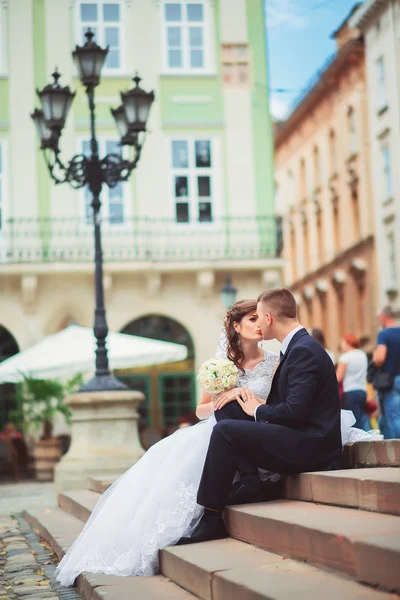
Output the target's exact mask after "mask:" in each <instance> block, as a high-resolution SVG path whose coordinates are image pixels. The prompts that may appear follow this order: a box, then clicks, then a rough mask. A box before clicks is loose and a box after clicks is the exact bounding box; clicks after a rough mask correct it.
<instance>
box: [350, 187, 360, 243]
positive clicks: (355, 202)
mask: <svg viewBox="0 0 400 600" xmlns="http://www.w3.org/2000/svg"><path fill="white" fill-rule="evenodd" d="M351 207H352V213H353V232H354V238H355V239H356V240H357V241H358V240H359V239H360V234H361V228H360V202H359V197H358V191H357V189H353V190H352V191H351Z"/></svg>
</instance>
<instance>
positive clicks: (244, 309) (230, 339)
mask: <svg viewBox="0 0 400 600" xmlns="http://www.w3.org/2000/svg"><path fill="white" fill-rule="evenodd" d="M256 311H257V302H256V301H255V300H239V301H238V302H236V303H235V304H234V305H233V306H232V308H230V309H229V310H228V312H227V313H226V317H225V320H224V325H225V332H226V339H227V349H226V355H227V357H228V358H229V360H231V361H232V362H233V363H234V364H235V365H236V367H237V368H238V369H239V371H241V373H244V369H243V367H242V366H241V365H242V362H243V359H244V354H243V350H242V348H241V346H240V336H239V334H238V333H237V331H235V328H234V326H233V324H234V323H240V322H241V320H242V319H243V317H245V316H246V315H248V314H250V313H255V312H256Z"/></svg>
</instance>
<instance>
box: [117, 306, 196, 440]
mask: <svg viewBox="0 0 400 600" xmlns="http://www.w3.org/2000/svg"><path fill="white" fill-rule="evenodd" d="M121 333H126V334H129V335H137V336H140V337H146V338H151V339H156V340H162V341H165V342H175V343H177V344H183V345H185V346H186V347H187V349H188V357H187V359H186V360H184V361H180V362H175V363H169V364H163V365H155V366H152V367H142V368H138V369H130V370H124V371H119V372H117V373H116V374H117V376H118V377H119V378H120V379H122V380H123V381H124V382H125V383H127V385H129V387H130V388H132V389H136V390H140V391H142V392H143V393H144V394H145V396H146V402H145V405H144V406H142V407H141V409H140V416H141V420H140V429H141V430H142V431H144V430H145V429H147V430H151V431H154V432H158V435H159V436H160V437H161V436H164V435H168V434H169V433H171V432H172V431H175V429H177V428H178V426H179V424H180V423H181V422H182V421H184V420H185V421H188V422H192V421H193V420H195V414H194V411H195V407H196V388H195V377H194V344H193V340H192V337H191V335H190V333H189V332H188V330H187V329H186V328H185V327H184V326H183V325H182V324H181V323H178V321H175V320H174V319H171V318H169V317H165V316H163V315H154V314H151V315H146V316H144V317H140V318H139V319H136V320H134V321H131V322H130V323H128V325H126V326H125V327H124V328H123V329H122V330H121ZM142 437H143V436H142ZM144 445H149V444H147V443H146V442H144Z"/></svg>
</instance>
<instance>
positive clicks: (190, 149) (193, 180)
mask: <svg viewBox="0 0 400 600" xmlns="http://www.w3.org/2000/svg"><path fill="white" fill-rule="evenodd" d="M214 154H215V153H214V148H213V141H212V140H210V139H173V140H171V159H172V160H171V163H172V185H173V197H174V203H175V219H176V222H177V223H193V222H196V221H197V222H201V223H210V222H212V221H213V202H214V184H215V165H214V161H215V157H214Z"/></svg>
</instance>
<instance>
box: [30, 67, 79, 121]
mask: <svg viewBox="0 0 400 600" xmlns="http://www.w3.org/2000/svg"><path fill="white" fill-rule="evenodd" d="M52 77H53V79H54V81H53V83H49V84H48V85H46V86H45V87H44V88H43V89H42V90H41V91H39V90H37V94H38V96H39V98H40V102H41V104H42V111H43V116H44V120H45V121H46V125H47V127H48V128H50V129H58V130H59V131H61V129H62V128H63V127H64V125H65V121H66V120H67V116H68V112H69V109H70V108H71V104H72V101H73V99H74V97H75V93H74V92H71V90H70V89H69V86H65V87H61V86H60V84H59V83H58V80H59V79H60V73H58V71H57V69H56V70H55V71H54V73H53V75H52Z"/></svg>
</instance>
